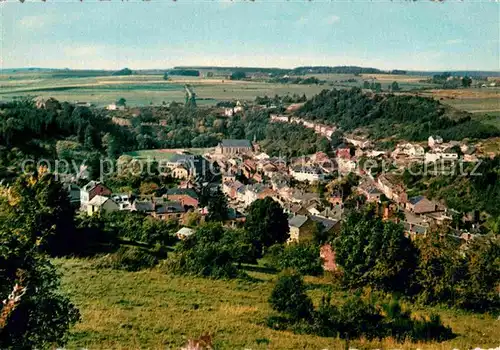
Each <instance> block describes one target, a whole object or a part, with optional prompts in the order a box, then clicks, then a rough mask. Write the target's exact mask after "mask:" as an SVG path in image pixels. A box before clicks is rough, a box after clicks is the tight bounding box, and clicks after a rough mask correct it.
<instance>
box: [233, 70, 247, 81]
mask: <svg viewBox="0 0 500 350" xmlns="http://www.w3.org/2000/svg"><path fill="white" fill-rule="evenodd" d="M246 77H247V75H246V74H245V72H242V71H237V72H233V73H232V74H231V76H230V79H231V80H242V79H245V78H246Z"/></svg>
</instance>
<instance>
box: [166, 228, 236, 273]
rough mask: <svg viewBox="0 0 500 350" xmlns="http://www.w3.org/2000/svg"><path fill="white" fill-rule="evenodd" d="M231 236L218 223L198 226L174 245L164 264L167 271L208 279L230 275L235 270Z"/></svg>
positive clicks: (234, 250)
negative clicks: (174, 249) (174, 250)
mask: <svg viewBox="0 0 500 350" xmlns="http://www.w3.org/2000/svg"><path fill="white" fill-rule="evenodd" d="M233 238H234V236H233V235H232V233H231V231H229V230H226V229H224V228H223V227H222V225H220V224H215V223H210V224H205V225H203V226H200V227H199V228H198V229H197V230H196V232H195V233H194V234H193V235H191V236H190V237H188V238H187V239H186V240H184V241H181V242H180V243H179V244H178V245H177V246H176V253H175V254H172V255H171V256H170V257H169V259H168V260H167V263H166V268H167V270H169V271H172V272H175V273H182V274H191V275H196V276H203V277H211V278H234V277H237V276H238V269H237V267H236V266H235V265H234V263H236V262H238V258H239V254H238V251H240V250H239V249H238V247H235V242H234V240H233Z"/></svg>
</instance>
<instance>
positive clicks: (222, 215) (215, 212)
mask: <svg viewBox="0 0 500 350" xmlns="http://www.w3.org/2000/svg"><path fill="white" fill-rule="evenodd" d="M228 214H229V212H228V205H227V198H226V196H225V195H224V193H222V191H221V190H220V188H218V189H217V191H216V192H215V193H213V194H212V195H211V196H210V197H209V198H208V214H207V221H216V222H223V221H225V220H227V218H228Z"/></svg>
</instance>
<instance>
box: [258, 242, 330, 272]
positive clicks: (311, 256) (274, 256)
mask: <svg viewBox="0 0 500 350" xmlns="http://www.w3.org/2000/svg"><path fill="white" fill-rule="evenodd" d="M266 256H267V255H266ZM269 257H270V262H271V264H272V265H273V266H274V267H275V268H277V269H278V270H285V269H294V270H295V271H297V272H298V273H300V274H303V275H313V276H317V275H321V274H322V273H323V261H322V259H321V257H320V256H319V247H318V246H317V245H314V244H310V243H293V244H289V245H286V246H285V247H283V245H273V246H272V247H271V248H270V249H269Z"/></svg>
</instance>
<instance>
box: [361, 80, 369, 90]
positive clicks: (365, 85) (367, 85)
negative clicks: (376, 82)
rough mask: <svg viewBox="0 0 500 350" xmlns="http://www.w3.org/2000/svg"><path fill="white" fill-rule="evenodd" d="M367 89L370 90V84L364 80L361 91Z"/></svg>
mask: <svg viewBox="0 0 500 350" xmlns="http://www.w3.org/2000/svg"><path fill="white" fill-rule="evenodd" d="M369 88H370V82H369V81H367V80H365V81H364V82H363V89H369Z"/></svg>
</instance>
